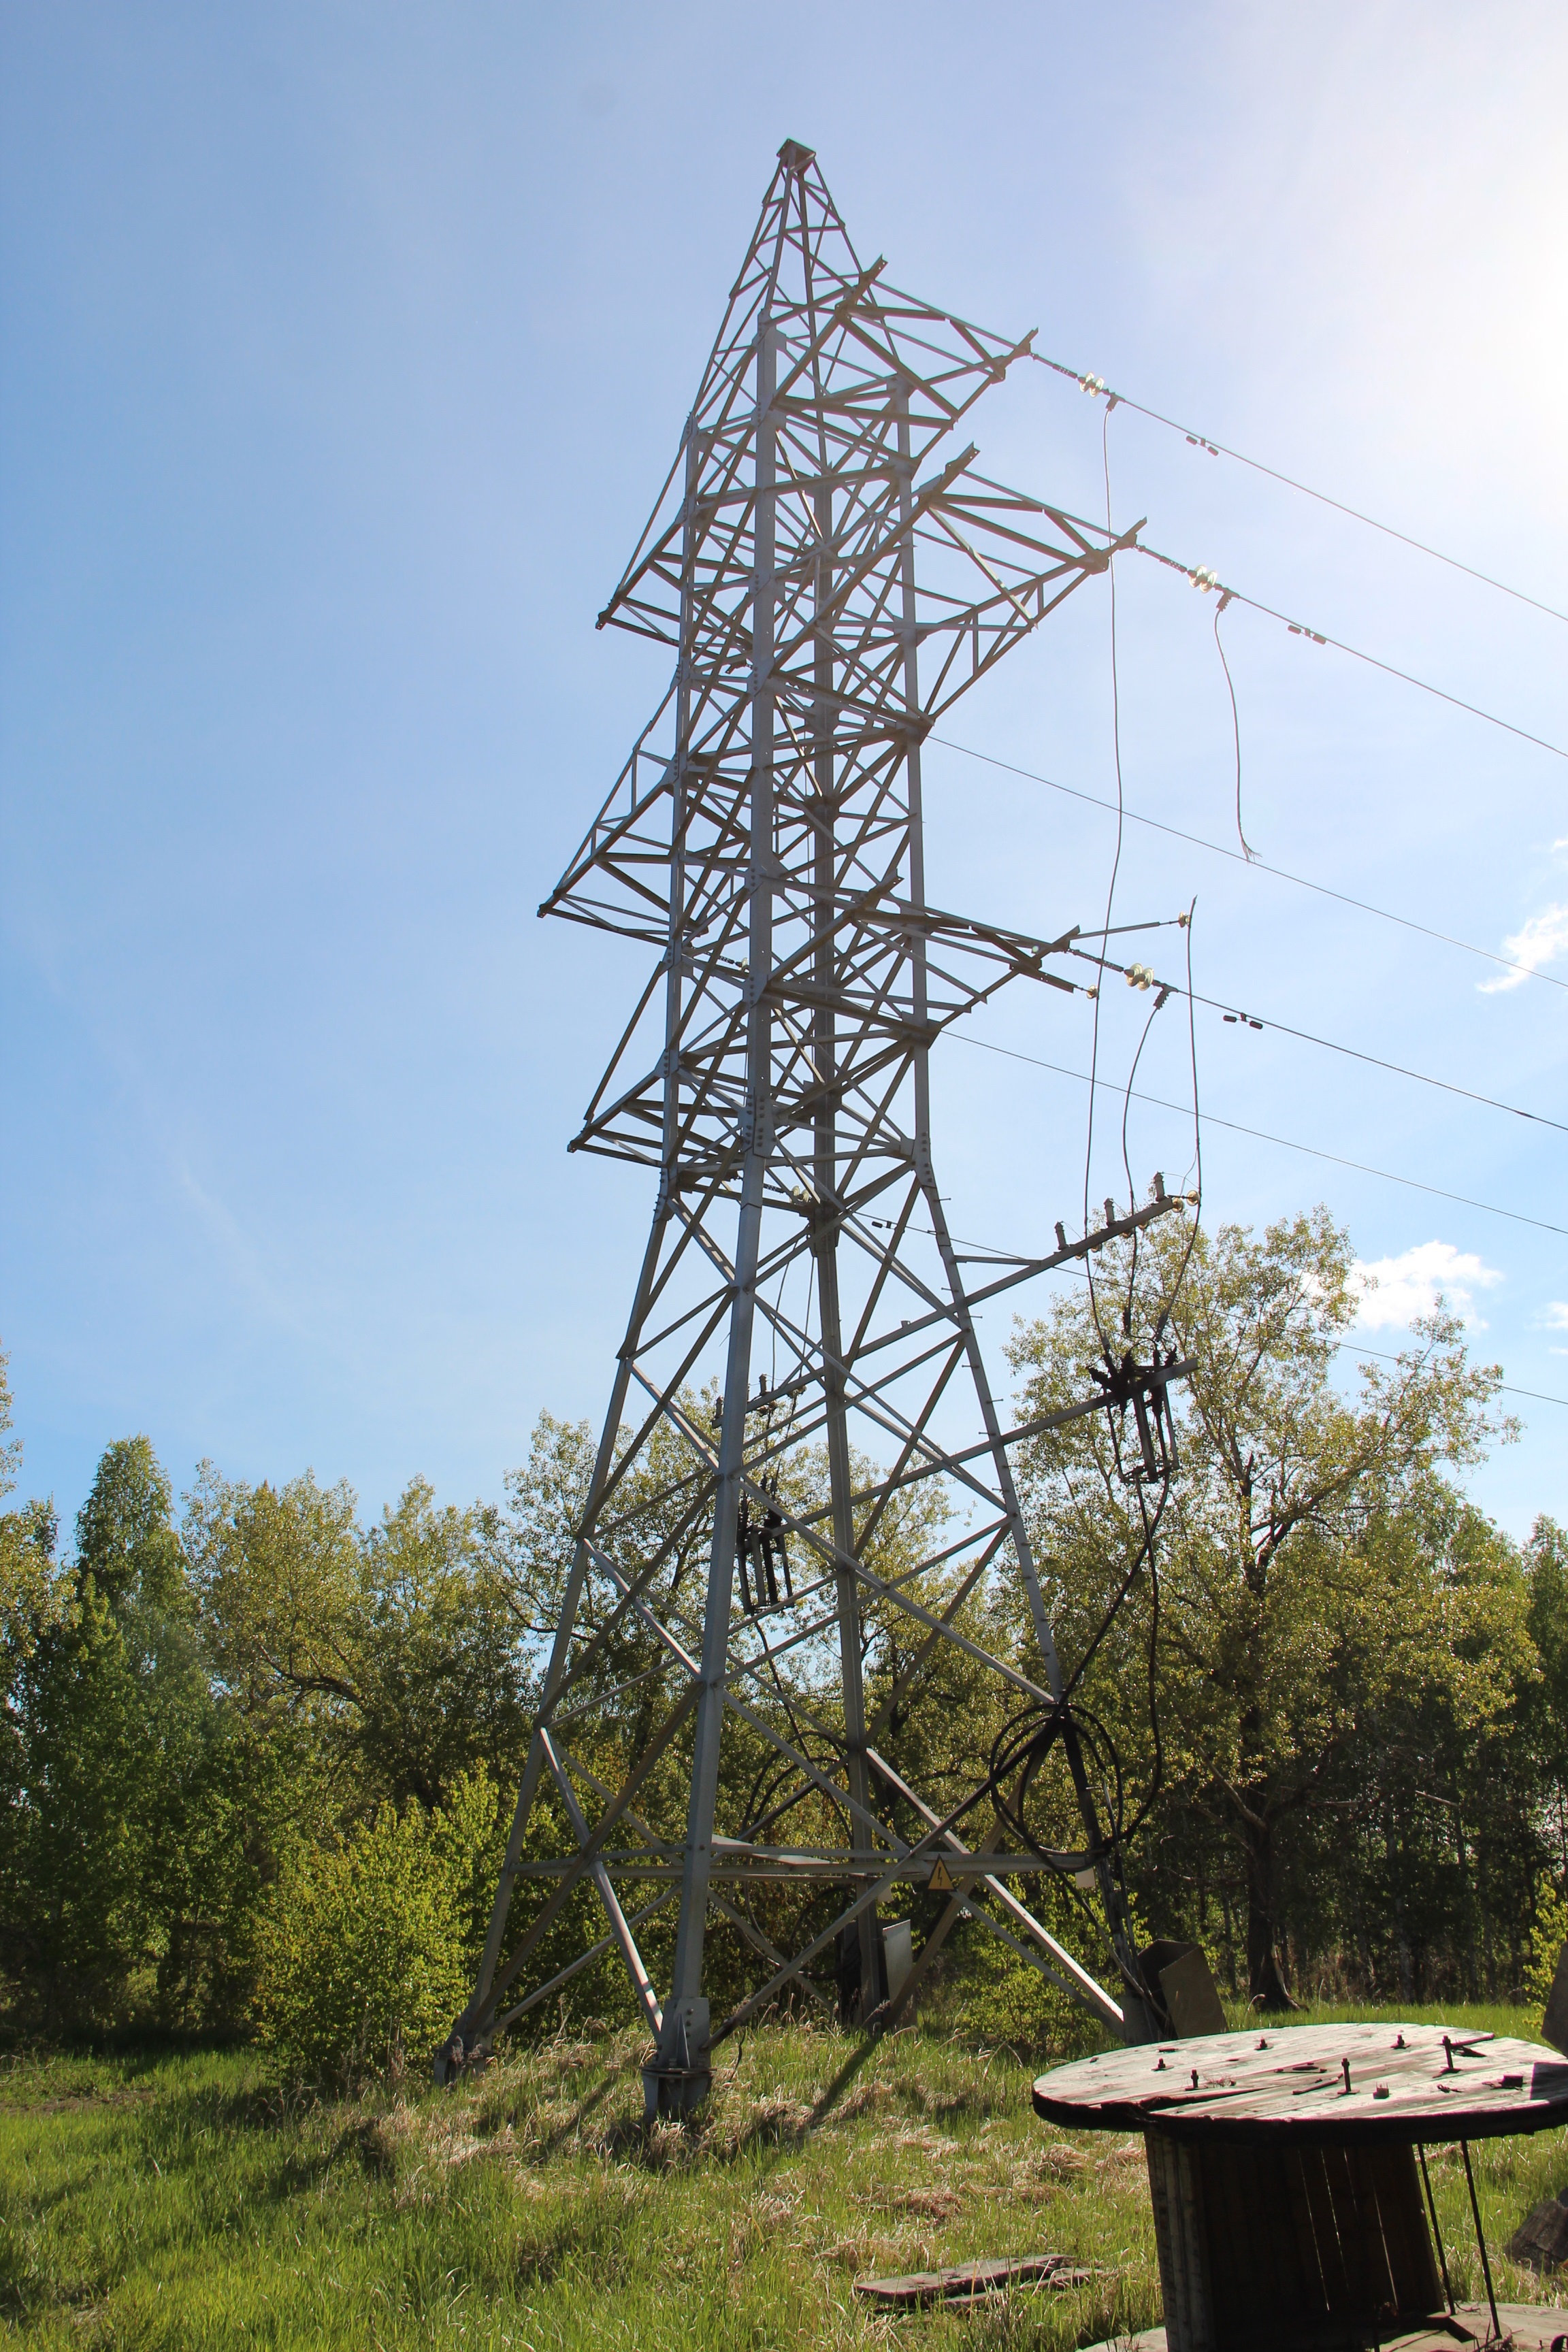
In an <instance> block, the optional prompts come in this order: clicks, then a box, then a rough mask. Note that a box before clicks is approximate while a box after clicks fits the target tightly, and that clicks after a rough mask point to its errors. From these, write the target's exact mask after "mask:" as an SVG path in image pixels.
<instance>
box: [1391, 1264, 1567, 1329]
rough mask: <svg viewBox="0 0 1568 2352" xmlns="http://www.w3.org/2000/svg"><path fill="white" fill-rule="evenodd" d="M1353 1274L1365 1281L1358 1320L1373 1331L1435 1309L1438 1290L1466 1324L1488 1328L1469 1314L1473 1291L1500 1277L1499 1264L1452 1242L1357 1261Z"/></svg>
mask: <svg viewBox="0 0 1568 2352" xmlns="http://www.w3.org/2000/svg"><path fill="white" fill-rule="evenodd" d="M1353 1272H1354V1274H1355V1276H1357V1277H1358V1278H1359V1280H1360V1282H1361V1285H1362V1301H1361V1305H1360V1307H1358V1308H1357V1310H1356V1320H1357V1322H1358V1323H1360V1324H1362V1325H1363V1326H1364V1328H1366V1329H1367V1330H1369V1331H1385V1330H1388V1329H1390V1328H1400V1329H1405V1328H1408V1327H1409V1325H1410V1324H1411V1323H1413V1322H1414V1321H1415V1318H1416V1316H1417V1315H1429V1314H1430V1313H1431V1311H1432V1308H1433V1307H1434V1305H1435V1304H1436V1297H1437V1294H1438V1292H1439V1291H1441V1292H1442V1294H1443V1297H1445V1298H1446V1299H1447V1302H1448V1305H1449V1306H1450V1307H1453V1308H1455V1310H1456V1311H1457V1312H1458V1314H1460V1315H1463V1316H1464V1317H1465V1318H1466V1320H1467V1321H1468V1322H1473V1323H1475V1324H1477V1325H1478V1326H1479V1328H1480V1329H1482V1330H1484V1329H1485V1328H1486V1326H1485V1324H1484V1323H1482V1322H1481V1320H1480V1318H1479V1316H1475V1315H1472V1314H1471V1313H1470V1302H1471V1297H1472V1294H1473V1293H1474V1292H1476V1291H1478V1290H1489V1289H1490V1288H1491V1286H1492V1285H1493V1283H1496V1282H1500V1281H1501V1280H1502V1276H1501V1275H1500V1272H1499V1271H1498V1269H1497V1267H1496V1266H1491V1265H1483V1264H1482V1262H1481V1260H1480V1259H1479V1257H1477V1256H1476V1255H1474V1253H1473V1252H1472V1251H1469V1250H1457V1249H1456V1248H1455V1247H1454V1244H1453V1243H1452V1242H1417V1243H1416V1244H1415V1246H1414V1247H1413V1248H1411V1249H1407V1250H1402V1251H1401V1252H1400V1254H1399V1255H1398V1256H1397V1257H1380V1258H1373V1259H1371V1260H1361V1261H1358V1262H1357V1264H1356V1265H1355V1267H1354V1268H1353ZM1563 1328H1565V1329H1568V1323H1565V1324H1564V1326H1563Z"/></svg>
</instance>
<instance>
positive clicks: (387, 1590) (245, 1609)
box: [184, 1464, 528, 1819]
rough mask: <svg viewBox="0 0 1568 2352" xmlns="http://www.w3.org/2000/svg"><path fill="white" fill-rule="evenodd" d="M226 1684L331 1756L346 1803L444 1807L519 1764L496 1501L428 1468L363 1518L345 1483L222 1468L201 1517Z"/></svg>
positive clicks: (335, 1795) (213, 1626)
mask: <svg viewBox="0 0 1568 2352" xmlns="http://www.w3.org/2000/svg"><path fill="white" fill-rule="evenodd" d="M184 1538H185V1544H186V1547H187V1549H188V1550H189V1553H190V1556H191V1559H192V1563H193V1571H194V1575H195V1587H196V1590H197V1592H198V1594H199V1598H200V1607H201V1622H202V1625H203V1628H204V1631H205V1636H206V1639H207V1642H208V1643H209V1645H210V1649H211V1654H212V1657H213V1661H214V1664H215V1667H216V1672H217V1675H218V1676H219V1679H220V1682H221V1684H222V1686H223V1688H224V1690H225V1691H226V1693H228V1694H229V1695H230V1696H232V1697H233V1699H234V1701H235V1703H236V1705H237V1706H238V1707H239V1708H240V1709H241V1710H242V1711H243V1712H244V1713H245V1714H246V1715H247V1717H248V1718H249V1719H250V1720H251V1721H252V1722H254V1723H257V1724H260V1723H264V1722H265V1723H268V1724H271V1725H274V1726H275V1727H277V1728H278V1730H279V1732H281V1733H282V1735H283V1736H284V1737H286V1738H293V1739H294V1740H295V1741H296V1742H297V1743H298V1744H299V1745H300V1748H301V1750H302V1751H309V1752H310V1753H311V1754H313V1755H314V1756H315V1757H316V1758H317V1759H318V1760H319V1763H320V1766H321V1771H322V1775H323V1779H322V1784H321V1801H322V1802H324V1803H325V1804H326V1805H327V1807H328V1809H329V1813H333V1812H335V1813H339V1814H342V1816H343V1817H345V1818H347V1817H351V1816H357V1817H359V1818H363V1819H373V1818H374V1815H375V1812H376V1811H377V1809H378V1808H379V1807H380V1806H381V1805H382V1804H383V1803H390V1804H392V1805H393V1806H394V1807H395V1808H398V1809H401V1808H402V1807H403V1806H404V1805H405V1804H406V1803H407V1802H408V1801H409V1800H410V1799H414V1800H416V1801H417V1802H418V1803H419V1804H420V1805H422V1806H423V1807H424V1808H425V1809H426V1811H433V1810H435V1809H436V1808H437V1807H438V1806H439V1805H440V1804H441V1803H442V1802H443V1801H444V1799H445V1797H446V1796H447V1793H448V1792H449V1790H451V1789H452V1787H453V1786H454V1785H455V1784H456V1782H457V1780H458V1779H459V1778H460V1777H461V1775H462V1774H464V1773H465V1772H470V1771H472V1770H474V1769H478V1768H479V1766H481V1765H482V1766H484V1767H485V1768H486V1769H489V1770H491V1771H495V1772H497V1773H500V1772H503V1771H510V1770H512V1769H516V1768H517V1766H518V1765H519V1763H520V1761H521V1754H522V1749H523V1746H524V1744H525V1741H526V1696H527V1685H528V1677H527V1668H526V1664H525V1660H524V1656H523V1654H522V1652H521V1646H520V1642H519V1633H518V1627H517V1624H516V1622H515V1619H514V1615H513V1611H512V1607H511V1605H510V1589H509V1586H508V1582H507V1578H506V1574H505V1566H504V1561H503V1559H502V1555H501V1548H500V1523H499V1518H498V1515H497V1513H496V1512H495V1511H494V1510H493V1509H489V1508H488V1507H485V1506H483V1505H480V1504H478V1503H476V1504H474V1505H473V1506H471V1507H469V1508H468V1509H467V1510H458V1509H457V1508H455V1507H452V1506H450V1505H448V1506H447V1507H446V1508H445V1509H437V1506H436V1503H435V1498H434V1496H433V1493H432V1490H431V1488H430V1487H429V1486H427V1485H426V1482H425V1481H424V1480H423V1479H419V1478H416V1479H413V1480H411V1481H410V1483H409V1485H408V1486H407V1487H406V1489H405V1492H404V1495H403V1496H402V1499H401V1500H400V1501H399V1503H398V1504H397V1505H396V1507H395V1508H392V1509H388V1510H386V1511H384V1513H383V1515H382V1517H381V1520H380V1522H379V1523H378V1524H377V1525H375V1526H374V1527H372V1528H361V1527H360V1525H359V1523H358V1520H357V1518H356V1516H355V1503H354V1497H353V1494H352V1492H351V1491H350V1489H349V1488H348V1487H347V1486H334V1487H330V1488H323V1487H321V1486H318V1485H317V1483H316V1481H315V1479H314V1477H313V1476H312V1475H310V1473H309V1472H307V1473H306V1475H304V1476H303V1477H302V1478H296V1479H292V1480H290V1481H289V1484H288V1485H287V1486H281V1487H273V1486H265V1485H264V1486H254V1487H253V1486H246V1485H243V1484H240V1483H237V1482H232V1481H229V1480H226V1479H224V1478H222V1477H220V1476H219V1475H218V1474H217V1472H216V1470H214V1469H213V1467H212V1465H210V1464H204V1465H202V1469H201V1471H200V1473H199V1474H198V1477H197V1481H196V1485H195V1489H194V1491H193V1493H192V1494H191V1496H189V1497H188V1498H187V1508H186V1514H185V1522H184Z"/></svg>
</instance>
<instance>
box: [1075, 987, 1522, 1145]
mask: <svg viewBox="0 0 1568 2352" xmlns="http://www.w3.org/2000/svg"><path fill="white" fill-rule="evenodd" d="M1069 952H1070V953H1071V954H1073V955H1078V956H1081V957H1082V959H1083V961H1084V962H1085V963H1092V964H1095V965H1097V966H1098V967H1099V969H1100V971H1119V972H1121V973H1123V974H1126V973H1129V972H1131V971H1136V970H1137V969H1139V968H1138V967H1136V966H1132V965H1129V964H1121V963H1111V962H1110V961H1109V959H1108V958H1107V957H1105V956H1091V955H1089V953H1088V952H1087V950H1084V949H1081V948H1073V949H1072V950H1069ZM1133 984H1134V985H1135V986H1136V985H1138V984H1139V983H1138V982H1136V981H1134V983H1133ZM1142 985H1143V986H1144V987H1145V988H1148V987H1153V988H1159V989H1163V990H1164V992H1166V993H1167V994H1168V995H1171V996H1186V995H1188V994H1189V993H1191V992H1189V991H1188V990H1187V989H1184V987H1183V986H1182V984H1181V982H1179V981H1174V980H1156V979H1155V978H1154V976H1153V975H1152V973H1150V974H1149V975H1148V976H1147V978H1146V979H1144V980H1143V982H1142ZM1192 1001H1193V1003H1194V1004H1206V1005H1207V1006H1208V1008H1209V1010H1210V1011H1211V1012H1213V1013H1224V1015H1225V1017H1226V1020H1227V1021H1237V1022H1245V1023H1246V1024H1247V1027H1248V1028H1249V1029H1275V1030H1278V1031H1279V1034H1280V1036H1282V1037H1298V1038H1300V1041H1301V1043H1302V1044H1303V1045H1321V1047H1322V1048H1323V1050H1324V1052H1325V1053H1329V1054H1343V1055H1345V1057H1346V1059H1347V1060H1349V1061H1352V1062H1364V1063H1366V1065H1367V1066H1368V1068H1369V1069H1373V1070H1390V1071H1392V1072H1393V1074H1394V1076H1395V1077H1396V1078H1413V1079H1414V1080H1415V1083H1416V1085H1417V1086H1422V1087H1436V1088H1437V1089H1438V1091H1439V1092H1440V1093H1442V1094H1446V1095H1458V1097H1459V1098H1460V1100H1461V1101H1463V1102H1473V1103H1480V1104H1482V1105H1483V1106H1484V1107H1485V1108H1486V1109H1488V1110H1503V1111H1507V1112H1508V1113H1509V1114H1510V1117H1511V1118H1527V1119H1529V1120H1530V1122H1531V1125H1532V1126H1534V1127H1554V1128H1555V1129H1557V1131H1558V1133H1559V1134H1560V1135H1568V1124H1564V1122H1563V1120H1562V1119H1560V1118H1547V1116H1546V1114H1545V1112H1544V1111H1540V1110H1521V1108H1520V1107H1519V1105H1518V1104H1517V1103H1505V1102H1500V1101H1499V1100H1498V1098H1497V1097H1496V1096H1495V1095H1479V1094H1477V1093H1475V1092H1474V1091H1473V1089H1472V1088H1470V1087H1459V1086H1456V1085H1455V1084H1454V1082H1453V1080H1452V1079H1451V1078H1435V1077H1433V1076H1431V1075H1430V1073H1429V1072H1427V1071H1426V1070H1412V1069H1410V1068H1409V1067H1407V1066H1406V1065H1405V1063H1404V1062H1385V1061H1384V1058H1383V1056H1382V1055H1381V1054H1364V1053H1363V1051H1362V1049H1361V1047H1360V1046H1359V1045H1341V1044H1340V1042H1339V1040H1338V1039H1337V1038H1334V1037H1319V1036H1317V1035H1316V1034H1314V1033H1313V1031H1311V1030H1310V1029H1293V1028H1292V1027H1291V1026H1290V1024H1289V1022H1288V1021H1259V1020H1258V1018H1257V1016H1256V1015H1255V1014H1253V1013H1246V1012H1244V1011H1243V1010H1242V1008H1241V1006H1240V1005H1239V1004H1227V1003H1225V1001H1224V1000H1223V998H1221V997H1217V996H1198V995H1195V994H1194V995H1193V997H1192ZM1156 1009H1157V1008H1156Z"/></svg>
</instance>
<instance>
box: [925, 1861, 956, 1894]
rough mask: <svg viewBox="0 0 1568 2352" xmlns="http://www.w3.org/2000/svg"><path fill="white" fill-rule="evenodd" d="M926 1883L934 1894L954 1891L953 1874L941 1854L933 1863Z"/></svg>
mask: <svg viewBox="0 0 1568 2352" xmlns="http://www.w3.org/2000/svg"><path fill="white" fill-rule="evenodd" d="M926 1885H928V1886H929V1887H930V1889H931V1893H932V1894H933V1895H951V1894H952V1872H951V1871H950V1870H949V1869H948V1866H947V1864H946V1863H945V1862H943V1860H942V1856H941V1855H940V1854H938V1856H937V1858H936V1860H935V1862H933V1863H932V1864H931V1876H930V1877H929V1878H928V1879H927V1881H926Z"/></svg>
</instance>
